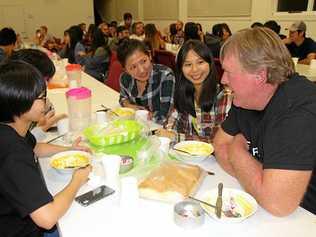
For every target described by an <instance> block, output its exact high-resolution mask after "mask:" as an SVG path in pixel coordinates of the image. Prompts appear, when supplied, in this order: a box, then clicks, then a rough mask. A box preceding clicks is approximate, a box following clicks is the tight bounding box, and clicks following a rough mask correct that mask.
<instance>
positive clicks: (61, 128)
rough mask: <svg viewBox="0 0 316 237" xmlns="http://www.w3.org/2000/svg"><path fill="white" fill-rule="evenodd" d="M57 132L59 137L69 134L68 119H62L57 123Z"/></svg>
mask: <svg viewBox="0 0 316 237" xmlns="http://www.w3.org/2000/svg"><path fill="white" fill-rule="evenodd" d="M57 131H58V134H59V135H64V134H66V133H68V132H69V119H68V118H63V119H61V120H59V121H58V122H57Z"/></svg>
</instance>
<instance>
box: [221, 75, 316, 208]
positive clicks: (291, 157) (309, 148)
mask: <svg viewBox="0 0 316 237" xmlns="http://www.w3.org/2000/svg"><path fill="white" fill-rule="evenodd" d="M222 128H223V130H224V131H225V132H226V133H228V134H230V135H232V136H234V135H236V134H238V133H241V134H243V135H244V137H245V138H246V139H247V141H248V142H249V152H250V154H252V155H253V156H254V157H255V158H256V159H257V160H258V161H260V162H261V163H262V164H263V168H264V169H286V170H311V171H314V172H313V176H312V179H311V180H310V183H309V186H308V188H307V192H306V194H305V196H304V199H303V200H302V203H301V206H302V207H304V208H305V209H307V210H309V211H311V212H313V213H314V214H316V173H315V171H316V145H315V141H316V85H314V84H313V83H312V82H310V81H308V80H307V79H306V78H304V77H301V76H298V75H297V74H296V75H294V76H293V77H292V78H291V79H290V80H289V81H287V82H284V83H283V84H281V85H280V86H279V88H278V89H277V91H276V93H275V94H274V96H273V97H272V99H271V100H270V102H269V104H268V105H267V106H266V108H265V110H263V111H254V110H246V109H242V108H238V107H235V106H232V108H231V110H230V112H229V115H228V117H227V119H226V120H225V121H224V122H223V124H222Z"/></svg>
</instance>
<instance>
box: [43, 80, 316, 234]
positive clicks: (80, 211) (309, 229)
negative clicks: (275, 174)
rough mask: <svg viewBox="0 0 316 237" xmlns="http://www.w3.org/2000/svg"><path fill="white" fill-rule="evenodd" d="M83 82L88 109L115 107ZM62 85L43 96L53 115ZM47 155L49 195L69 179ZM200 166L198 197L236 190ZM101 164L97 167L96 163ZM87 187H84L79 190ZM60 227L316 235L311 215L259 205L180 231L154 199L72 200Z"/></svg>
mask: <svg viewBox="0 0 316 237" xmlns="http://www.w3.org/2000/svg"><path fill="white" fill-rule="evenodd" d="M83 85H84V86H86V87H89V88H90V89H92V93H93V97H92V108H93V110H96V109H99V108H100V107H99V105H100V104H102V103H103V104H105V105H106V106H109V107H113V106H117V105H118V94H117V93H116V92H115V91H113V90H111V89H109V88H108V87H106V86H105V85H103V84H102V83H99V82H98V81H96V80H94V79H93V78H91V77H89V76H87V75H84V76H83ZM64 92H65V89H56V90H50V91H49V93H48V95H49V98H50V99H51V101H52V102H53V103H54V105H55V107H56V110H57V112H58V113H60V112H66V108H67V106H66V100H65V96H64ZM48 161H49V159H48V158H42V159H40V165H41V168H42V171H43V174H44V178H45V181H46V183H47V186H48V189H49V191H50V192H51V193H52V194H55V193H57V192H59V191H60V190H61V189H62V188H63V187H64V186H65V185H66V184H67V183H68V181H69V178H70V177H68V178H67V177H64V176H60V175H57V173H56V172H55V171H54V170H52V168H50V167H49V163H48ZM202 165H203V167H205V168H206V169H208V170H210V171H213V172H215V175H214V176H207V177H206V178H205V180H204V182H203V183H202V185H201V188H200V190H199V192H198V193H197V196H199V195H201V193H203V192H204V191H206V190H209V189H212V188H216V187H217V184H218V183H219V182H223V183H224V186H225V187H231V188H238V189H240V185H239V184H238V182H237V181H236V180H235V179H234V178H232V177H230V176H229V175H227V174H226V173H225V172H224V171H223V170H222V169H221V168H220V167H219V166H218V164H217V163H216V161H215V159H214V158H213V159H209V160H207V161H205V162H204V163H203V164H202ZM99 168H100V167H99ZM89 189H92V187H89V186H88V185H87V184H86V185H85V186H83V187H82V188H81V190H80V193H82V192H85V191H87V190H89ZM58 225H59V231H60V234H61V236H62V237H86V236H89V237H94V236H96V237H99V236H137V237H142V236H144V237H145V236H146V237H148V236H153V237H156V236H157V237H162V236H179V237H180V236H181V237H185V236H188V237H189V236H190V237H191V236H199V237H203V236H205V237H206V236H207V237H209V236H242V237H246V236H249V237H253V236H256V237H257V236H262V237H267V236H286V237H292V236H293V237H294V236H304V237H312V236H313V237H314V236H316V216H315V215H313V214H311V213H309V212H308V211H306V210H304V209H302V208H298V209H297V210H296V211H295V212H294V213H293V214H292V215H290V216H288V217H285V218H277V217H273V216H272V215H270V214H269V213H267V212H266V211H265V210H263V209H262V208H261V207H259V208H258V211H257V212H256V213H255V214H254V215H253V216H252V217H250V218H249V219H246V220H245V221H244V222H242V223H238V224H225V223H219V222H217V221H215V220H213V219H211V218H209V217H206V222H205V224H204V225H203V226H202V227H200V228H198V229H193V230H185V229H182V228H180V227H178V226H176V225H175V224H174V221H173V205H171V204H166V203H161V202H157V201H149V200H143V199H141V200H140V203H139V208H138V209H137V210H134V211H131V210H130V209H128V210H126V209H124V208H122V207H119V206H118V205H113V199H111V198H110V197H108V198H105V199H103V200H100V201H98V202H96V203H94V204H92V205H90V206H88V207H82V206H80V205H79V204H78V203H76V202H73V203H72V205H71V207H70V209H69V210H68V211H67V213H66V214H65V215H64V216H63V217H62V218H61V219H60V220H59V222H58Z"/></svg>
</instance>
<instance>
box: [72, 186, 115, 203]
mask: <svg viewBox="0 0 316 237" xmlns="http://www.w3.org/2000/svg"><path fill="white" fill-rule="evenodd" d="M114 192H115V190H113V189H112V188H110V187H107V186H105V185H102V186H100V187H97V188H96V189H94V190H91V191H89V192H87V193H84V194H82V195H80V196H78V197H76V198H75V200H76V201H77V202H78V203H80V204H81V205H82V206H89V205H90V204H92V203H94V202H96V201H98V200H100V199H102V198H105V197H107V196H109V195H111V194H113V193H114Z"/></svg>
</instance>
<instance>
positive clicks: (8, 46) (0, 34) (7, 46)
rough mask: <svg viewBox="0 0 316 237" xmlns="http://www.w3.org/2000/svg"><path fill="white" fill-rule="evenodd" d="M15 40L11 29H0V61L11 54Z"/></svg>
mask: <svg viewBox="0 0 316 237" xmlns="http://www.w3.org/2000/svg"><path fill="white" fill-rule="evenodd" d="M16 40H17V37H16V34H15V31H14V30H13V29H11V28H7V27H5V28H3V29H2V30H1V31H0V62H2V61H3V60H4V59H6V58H7V57H9V56H10V55H11V54H12V52H13V49H14V48H15V43H16Z"/></svg>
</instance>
